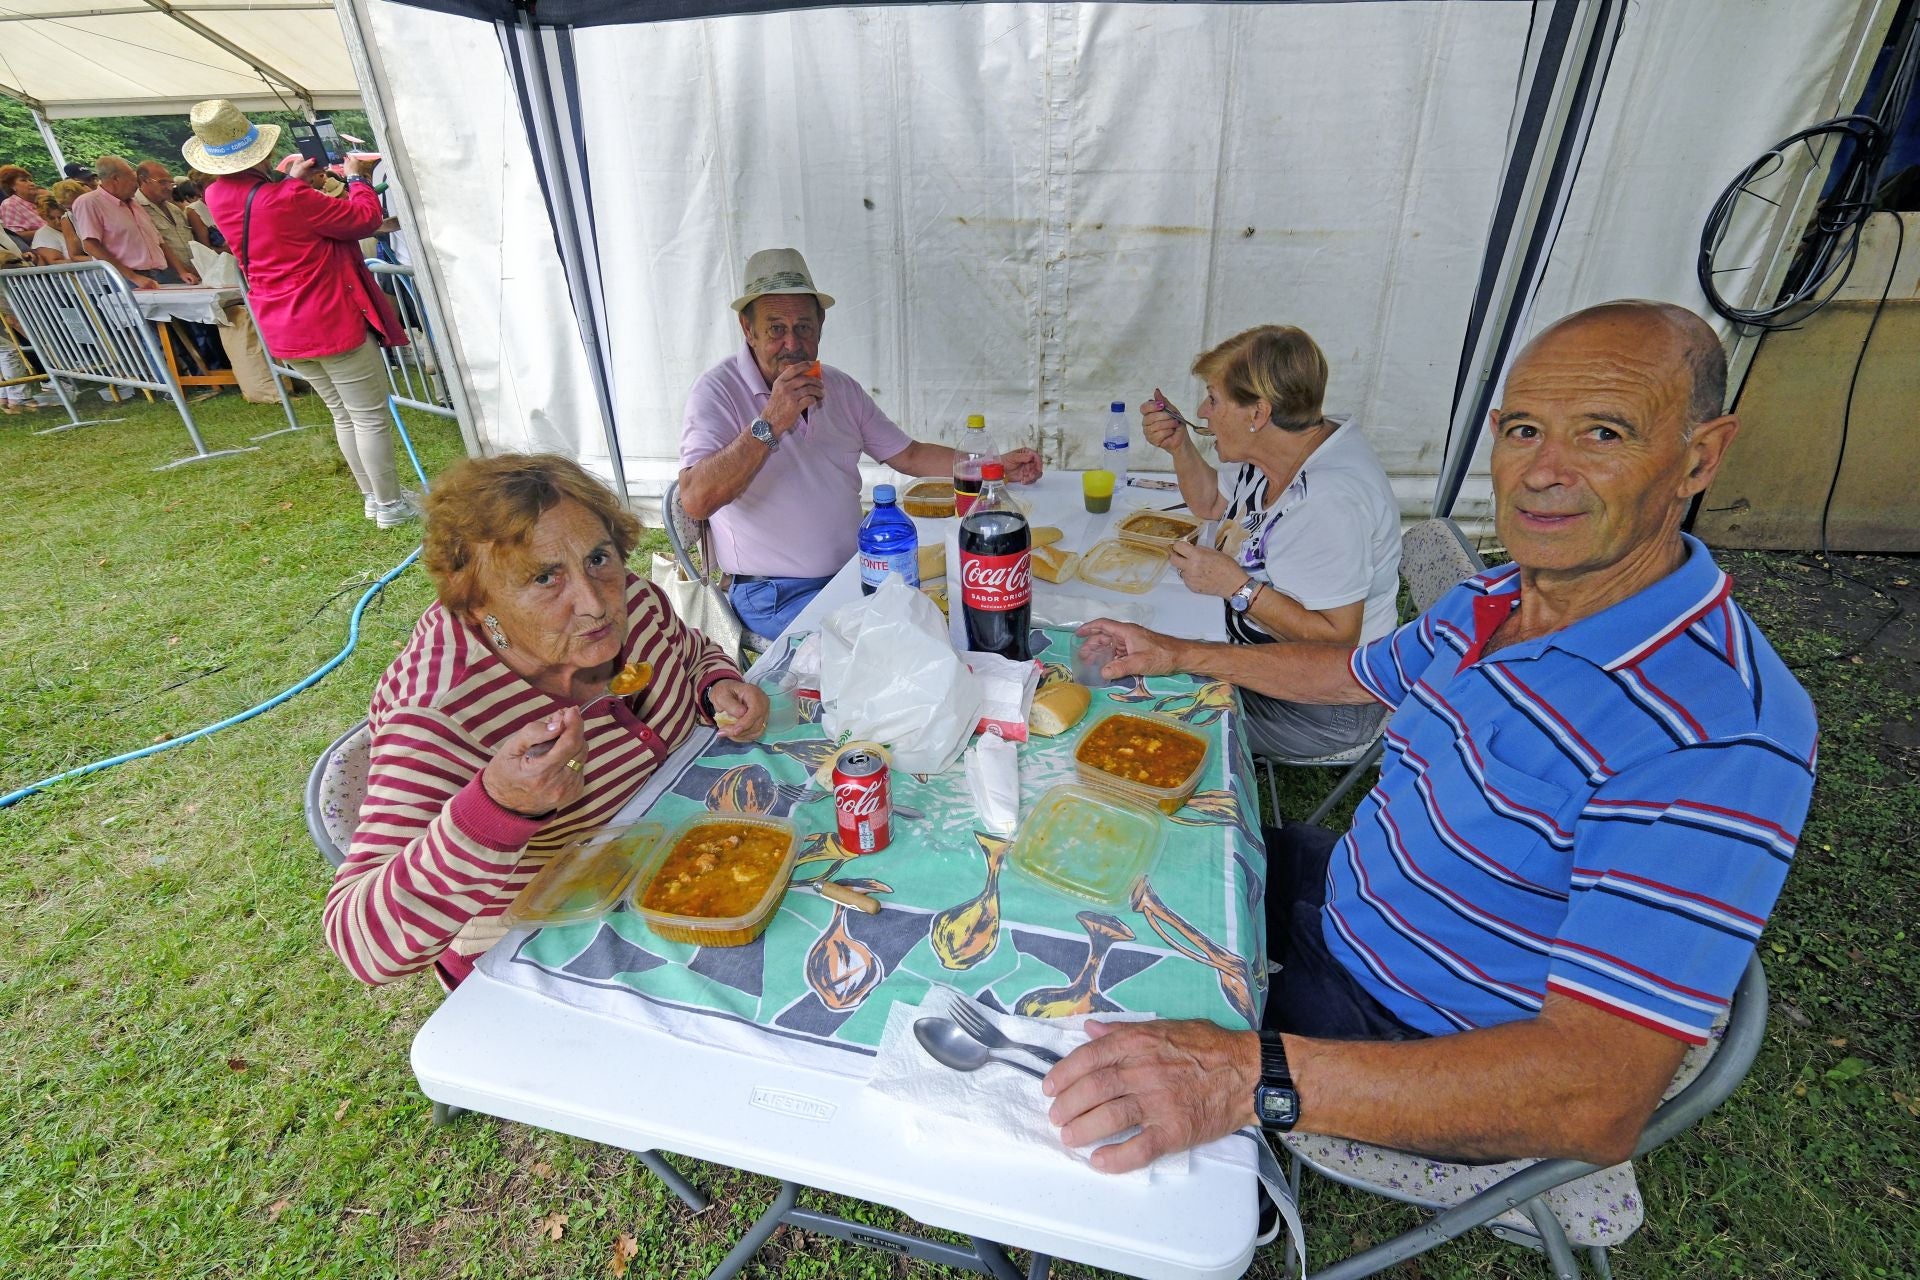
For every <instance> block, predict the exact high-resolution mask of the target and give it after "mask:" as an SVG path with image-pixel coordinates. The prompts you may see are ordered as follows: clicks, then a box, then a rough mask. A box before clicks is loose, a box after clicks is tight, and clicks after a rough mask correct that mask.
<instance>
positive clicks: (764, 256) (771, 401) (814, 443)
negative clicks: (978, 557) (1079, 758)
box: [680, 249, 1040, 636]
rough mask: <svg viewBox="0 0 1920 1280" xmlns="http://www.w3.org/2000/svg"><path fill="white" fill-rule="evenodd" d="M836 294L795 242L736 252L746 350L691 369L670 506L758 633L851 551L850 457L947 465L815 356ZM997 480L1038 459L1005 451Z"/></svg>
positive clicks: (777, 622)
mask: <svg viewBox="0 0 1920 1280" xmlns="http://www.w3.org/2000/svg"><path fill="white" fill-rule="evenodd" d="M832 305H833V299H832V298H831V297H829V296H828V295H826V294H824V293H821V292H820V291H819V290H818V289H816V288H814V287H813V276H812V274H811V273H809V272H808V270H807V263H806V260H805V259H804V258H802V257H801V256H800V253H799V251H798V250H796V249H763V250H761V251H760V252H759V253H756V254H754V255H753V256H752V257H751V258H749V259H747V270H746V284H745V287H744V288H743V289H742V291H741V295H740V297H738V298H736V299H734V302H733V309H734V311H736V312H738V313H739V316H740V332H741V334H742V335H743V336H744V337H745V339H746V342H745V345H744V346H743V347H742V348H741V349H740V350H739V351H738V352H737V353H735V354H734V355H732V356H730V357H728V358H727V359H725V360H722V361H721V362H720V363H719V364H717V365H715V366H714V367H713V368H711V369H709V370H707V371H706V372H705V373H704V374H702V375H700V380H699V381H698V382H696V383H694V384H693V390H692V392H690V393H689V394H688V396H687V416H686V422H685V424H684V425H683V426H682V428H681V432H680V502H681V505H682V506H684V507H685V508H686V509H687V514H688V515H690V516H692V517H693V518H694V519H696V520H707V521H710V522H711V524H712V532H713V554H714V558H715V559H716V560H717V561H718V562H719V565H720V568H721V569H723V570H724V571H726V572H727V573H728V574H730V575H731V576H732V586H731V588H730V590H729V593H728V597H729V599H731V600H732V602H733V607H734V611H735V612H736V613H738V614H739V615H740V620H741V621H742V622H744V623H745V624H746V625H747V627H748V628H749V629H750V630H752V631H755V632H757V633H759V634H760V635H763V636H777V635H779V634H780V633H781V632H782V631H784V630H786V627H787V624H788V623H790V622H792V621H793V618H794V615H795V614H797V613H799V612H800V610H802V609H804V608H805V607H806V605H807V601H809V600H811V599H813V597H814V596H815V595H816V594H818V593H819V591H820V588H822V587H824V586H826V585H827V581H828V580H829V579H830V578H832V577H833V575H834V574H835V573H837V572H839V570H840V566H842V565H844V564H845V563H846V562H847V561H848V560H849V559H850V558H852V556H853V553H854V551H855V549H856V548H857V546H858V543H859V533H860V455H861V454H863V453H864V454H866V455H867V456H868V457H869V458H872V459H873V460H874V461H875V462H882V463H885V464H886V465H887V466H889V467H892V468H893V469H894V470H895V471H898V472H901V473H903V474H905V475H910V476H949V475H952V474H953V462H954V454H953V450H952V449H949V448H948V447H947V446H945V445H941V444H928V443H926V442H924V441H919V440H915V439H913V438H912V437H910V436H909V435H907V433H906V432H904V431H902V430H901V429H900V428H899V427H897V426H895V425H894V423H893V420H892V419H890V418H888V417H887V415H886V414H884V413H882V412H881V411H880V407H879V406H878V405H876V404H875V403H874V402H873V398H872V397H871V396H869V395H868V394H867V393H866V391H865V389H864V388H862V387H861V385H860V382H859V380H858V379H856V378H854V377H853V376H852V375H851V374H847V373H843V372H841V371H840V370H838V369H834V368H830V367H828V366H826V365H822V364H820V362H819V360H820V330H821V327H822V325H823V324H824V323H825V321H826V315H827V308H828V307H831V306H832ZM1003 461H1004V462H1005V463H1006V467H1007V478H1008V479H1009V480H1012V481H1014V482H1015V483H1018V484H1032V483H1033V482H1034V481H1035V480H1038V479H1039V478H1040V456H1039V455H1038V454H1036V453H1035V452H1034V451H1033V450H1031V449H1013V450H1010V451H1009V452H1008V453H1007V454H1006V455H1005V457H1004V458H1003Z"/></svg>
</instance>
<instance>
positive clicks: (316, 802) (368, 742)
mask: <svg viewBox="0 0 1920 1280" xmlns="http://www.w3.org/2000/svg"><path fill="white" fill-rule="evenodd" d="M372 755H373V729H372V726H371V725H369V724H368V723H367V721H365V720H362V721H361V722H360V723H359V724H356V725H355V726H353V728H351V729H349V730H347V731H346V732H345V733H343V734H341V735H340V736H339V737H337V738H335V739H334V740H333V742H332V743H331V744H329V745H328V747H327V749H326V750H325V751H322V752H321V753H320V758H319V759H318V760H315V761H314V762H313V769H312V771H311V772H310V773H308V775H307V792H306V812H307V834H308V835H310V836H312V837H313V843H314V845H315V846H316V847H317V848H318V849H319V850H320V856H321V857H323V858H325V859H326V860H327V865H328V866H331V867H334V868H338V867H339V866H340V864H341V863H342V862H344V861H346V857H347V846H348V845H349V844H350V843H351V842H352V840H353V829H354V827H355V826H357V825H358V824H359V821H360V805H361V802H362V801H364V800H365V799H366V798H367V767H368V764H369V762H370V761H371V759H372ZM434 977H435V978H438V979H439V980H440V985H441V986H442V987H443V988H446V989H448V990H451V989H452V988H451V987H448V985H447V980H446V978H445V977H444V976H442V975H441V973H440V970H439V967H438V966H435V968H434ZM464 1114H466V1110H465V1108H463V1107H454V1106H449V1105H447V1104H446V1103H444V1102H436V1103H434V1104H433V1123H434V1125H435V1126H436V1127H438V1126H440V1125H444V1124H450V1123H452V1122H453V1121H454V1120H455V1119H457V1118H458V1117H460V1116H462V1115H464ZM633 1154H634V1155H635V1156H637V1157H638V1158H639V1160H640V1163H641V1164H643V1165H645V1166H646V1167H647V1168H648V1169H649V1170H651V1171H652V1173H653V1175H654V1177H656V1178H658V1179H660V1181H661V1182H663V1183H665V1184H666V1186H667V1189H668V1190H669V1191H671V1192H673V1194H675V1195H676V1196H679V1197H680V1199H682V1200H684V1201H685V1202H686V1204H687V1207H688V1208H690V1209H692V1210H693V1211H694V1212H695V1213H700V1212H702V1211H704V1210H705V1209H706V1207H707V1206H708V1205H709V1204H711V1203H712V1201H711V1200H709V1199H708V1198H707V1193H706V1192H704V1191H702V1190H700V1188H698V1187H696V1186H694V1185H693V1184H692V1183H691V1182H688V1181H687V1180H686V1179H685V1178H683V1177H681V1176H680V1171H679V1170H678V1169H675V1168H674V1167H673V1166H672V1165H670V1164H668V1163H667V1162H666V1161H665V1160H663V1159H661V1158H660V1154H659V1152H657V1151H636V1152H634V1153H633Z"/></svg>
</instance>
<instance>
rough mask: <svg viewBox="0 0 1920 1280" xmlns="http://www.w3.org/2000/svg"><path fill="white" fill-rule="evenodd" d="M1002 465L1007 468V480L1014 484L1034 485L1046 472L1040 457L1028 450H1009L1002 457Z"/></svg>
mask: <svg viewBox="0 0 1920 1280" xmlns="http://www.w3.org/2000/svg"><path fill="white" fill-rule="evenodd" d="M1000 465H1001V466H1002V467H1004V468H1006V472H1007V479H1008V480H1009V481H1010V482H1012V483H1013V484H1032V483H1034V482H1035V481H1036V480H1038V479H1039V478H1040V473H1041V471H1042V470H1044V468H1043V467H1042V466H1041V465H1040V455H1039V454H1037V453H1035V452H1034V451H1033V450H1031V449H1026V448H1020V449H1009V450H1007V451H1006V452H1005V453H1003V454H1001V455H1000Z"/></svg>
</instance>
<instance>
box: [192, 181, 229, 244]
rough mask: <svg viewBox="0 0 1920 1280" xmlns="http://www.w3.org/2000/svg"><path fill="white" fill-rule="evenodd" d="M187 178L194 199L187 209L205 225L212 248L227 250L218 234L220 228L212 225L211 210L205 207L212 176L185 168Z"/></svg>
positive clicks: (224, 242)
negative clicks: (191, 187)
mask: <svg viewBox="0 0 1920 1280" xmlns="http://www.w3.org/2000/svg"><path fill="white" fill-rule="evenodd" d="M187 177H189V178H191V179H192V180H193V186H194V190H195V194H194V197H193V199H192V200H191V201H190V202H189V204H188V207H189V208H191V209H192V210H193V211H194V212H195V213H197V214H199V215H200V220H201V221H202V222H204V223H206V224H207V232H208V234H209V235H211V236H212V237H213V247H214V248H216V249H228V248H229V246H228V245H227V240H226V237H225V236H223V235H221V234H220V228H219V227H218V226H216V225H215V224H214V221H213V210H212V209H209V208H208V207H207V189H208V188H209V187H211V186H212V185H213V175H212V174H210V173H202V172H200V170H198V169H195V168H193V167H191V166H189V167H188V168H187Z"/></svg>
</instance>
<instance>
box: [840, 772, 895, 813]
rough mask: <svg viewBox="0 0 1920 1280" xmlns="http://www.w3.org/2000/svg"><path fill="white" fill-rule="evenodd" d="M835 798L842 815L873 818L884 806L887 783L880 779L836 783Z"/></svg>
mask: <svg viewBox="0 0 1920 1280" xmlns="http://www.w3.org/2000/svg"><path fill="white" fill-rule="evenodd" d="M833 799H834V803H835V804H836V805H837V806H838V807H839V810H840V812H841V814H842V815H844V816H846V817H849V818H871V817H873V816H874V815H875V814H877V813H879V812H880V810H881V808H882V807H883V802H884V801H885V800H886V784H885V783H884V782H881V781H878V780H876V781H873V782H860V781H857V780H856V781H852V782H839V783H835V784H834V788H833Z"/></svg>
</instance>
